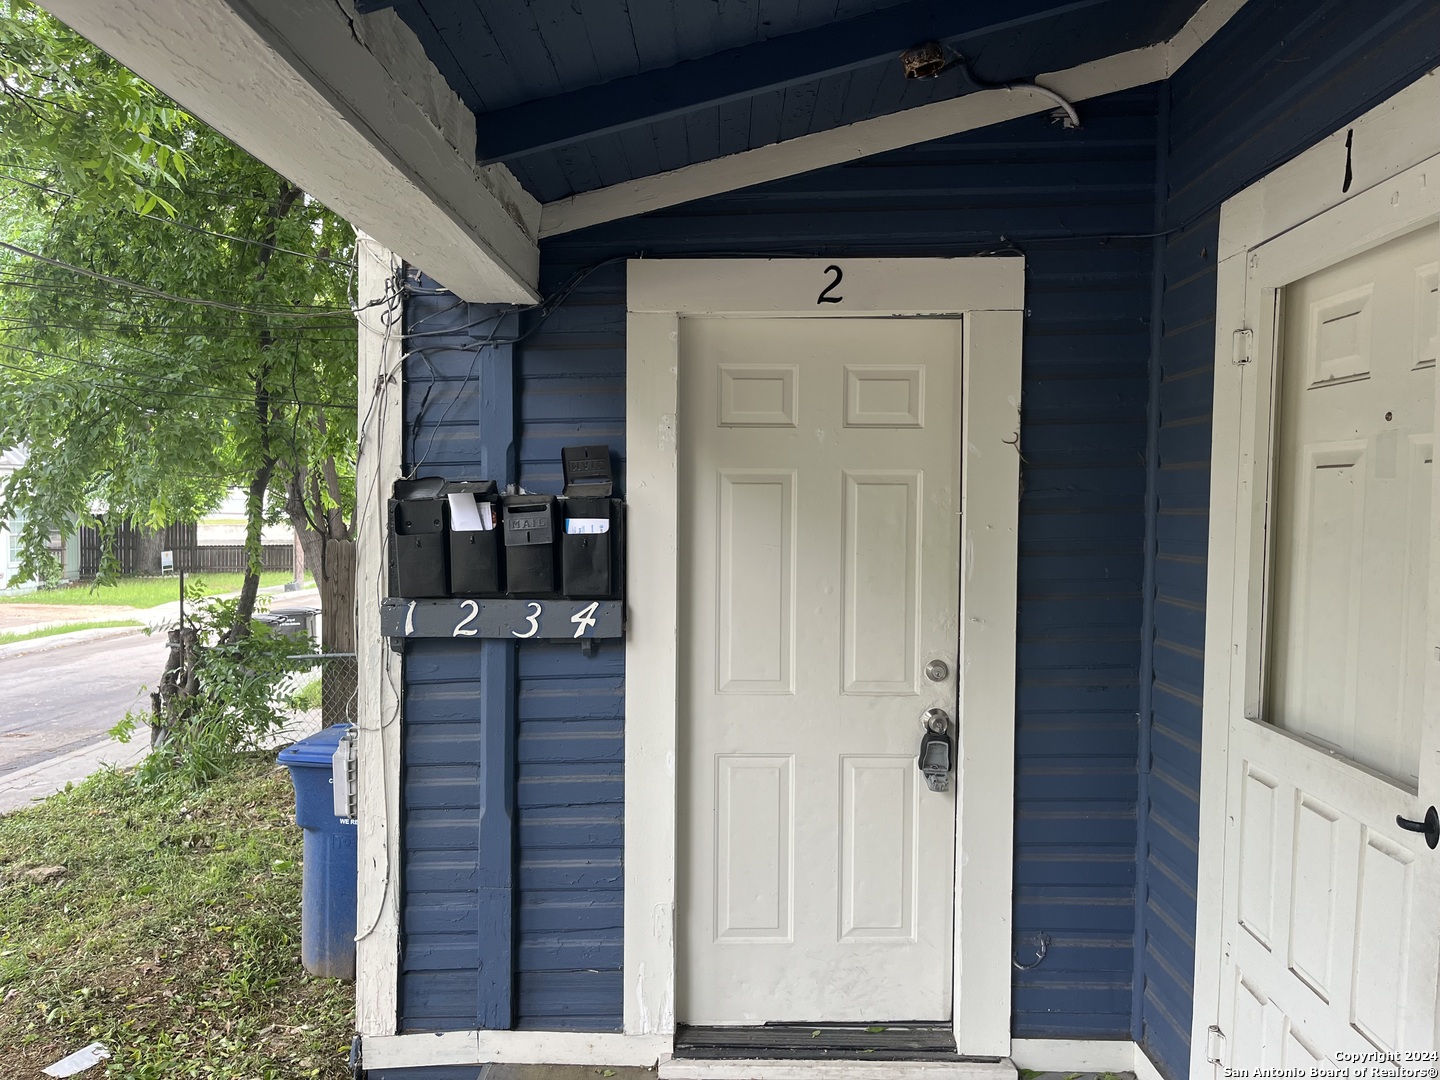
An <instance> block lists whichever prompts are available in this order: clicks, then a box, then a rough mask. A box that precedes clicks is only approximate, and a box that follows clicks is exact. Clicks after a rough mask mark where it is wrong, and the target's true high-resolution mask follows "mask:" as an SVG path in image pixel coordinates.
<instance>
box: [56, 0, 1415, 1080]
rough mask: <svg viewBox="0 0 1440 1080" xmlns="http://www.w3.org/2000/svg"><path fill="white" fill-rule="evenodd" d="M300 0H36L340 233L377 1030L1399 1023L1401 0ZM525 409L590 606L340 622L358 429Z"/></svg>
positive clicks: (551, 1056) (1408, 476)
mask: <svg viewBox="0 0 1440 1080" xmlns="http://www.w3.org/2000/svg"><path fill="white" fill-rule="evenodd" d="M351 2H352V0H341V2H340V3H339V4H336V3H334V2H332V0H290V2H281V0H167V2H165V3H160V4H155V3H148V2H146V3H142V2H141V0H119V2H117V3H112V4H107V5H95V4H93V3H90V2H88V0H48V6H49V7H50V8H51V9H52V10H53V11H54V12H55V13H56V14H57V15H59V16H60V17H61V18H63V19H64V20H65V21H66V22H68V23H70V24H71V25H72V26H74V27H75V28H76V29H78V30H80V31H81V32H82V33H85V34H87V35H90V36H91V37H92V38H93V39H94V40H95V41H96V42H97V43H98V44H100V45H101V46H103V47H104V48H106V49H108V50H109V51H111V52H112V53H114V54H115V55H116V56H117V57H118V58H119V59H120V60H122V61H124V62H125V63H127V64H130V65H131V66H133V67H134V68H135V69H136V70H138V71H139V72H140V73H141V74H142V75H144V76H145V77H147V78H149V79H151V80H153V81H154V82H156V83H157V84H158V85H159V86H160V87H161V88H163V89H165V90H167V91H169V92H170V93H172V94H174V95H175V96H176V97H177V98H178V99H179V100H180V102H181V104H183V105H184V106H185V107H187V108H189V109H192V110H193V111H195V112H196V113H197V114H198V115H200V116H202V117H204V118H205V119H206V120H207V121H209V122H211V123H213V124H215V125H216V126H217V127H218V128H220V129H221V130H222V131H225V132H226V133H227V134H229V135H231V136H232V137H234V138H236V139H237V140H238V141H240V142H241V143H242V144H243V145H245V146H246V147H247V148H248V149H250V150H251V151H252V152H254V153H256V154H257V155H259V156H260V157H262V158H264V159H265V160H266V161H268V162H269V163H270V164H272V165H273V166H275V167H276V168H278V169H280V170H281V171H282V172H285V173H286V174H287V175H289V176H290V177H291V178H292V179H294V180H295V181H297V182H299V183H301V184H303V185H305V187H306V189H307V190H308V191H310V192H311V193H312V194H314V195H315V196H316V197H318V198H320V199H322V200H324V201H325V202H327V204H328V205H330V206H331V207H332V208H334V209H335V210H337V211H338V212H341V213H343V214H345V215H347V216H348V217H349V218H350V219H351V220H352V221H353V222H355V224H356V225H357V227H359V228H361V229H363V230H364V231H365V232H366V233H367V234H368V235H369V236H370V237H374V240H373V241H372V240H370V239H368V238H366V239H363V240H362V244H361V248H362V255H363V259H362V266H361V312H360V318H361V322H362V326H363V327H364V328H365V329H364V332H363V333H362V335H361V357H360V364H361V371H360V383H359V385H360V386H361V388H362V395H361V397H362V400H361V403H360V416H361V422H362V433H361V447H362V460H361V464H360V472H359V483H358V484H357V487H358V489H359V491H360V492H361V493H362V495H361V499H360V501H361V504H362V505H361V513H360V522H359V526H358V536H359V550H358V556H357V557H358V560H359V565H358V579H357V580H358V583H359V584H358V597H357V601H358V605H359V619H360V622H359V627H360V631H359V632H360V649H361V651H362V653H363V657H362V662H361V680H362V682H361V688H362V699H363V707H362V713H361V717H360V724H359V731H360V734H359V738H360V759H359V776H360V791H359V798H360V811H359V825H358V828H359V837H360V866H361V870H360V880H359V912H358V920H359V926H358V934H357V953H358V957H357V959H358V973H357V987H356V992H357V1025H358V1030H359V1032H360V1034H361V1036H362V1038H361V1049H362V1060H363V1066H364V1068H365V1069H366V1070H367V1071H368V1075H369V1076H370V1077H372V1078H374V1080H461V1078H464V1080H473V1078H475V1077H476V1076H477V1075H478V1074H479V1072H480V1066H482V1065H483V1064H485V1063H489V1062H521V1063H523V1062H538V1063H547V1062H548V1063H559V1064H575V1065H586V1066H590V1067H592V1069H593V1068H594V1067H600V1068H602V1069H603V1068H604V1067H610V1066H617V1065H625V1064H636V1065H651V1064H655V1063H656V1062H659V1063H660V1072H661V1076H662V1077H676V1078H678V1077H695V1078H701V1077H716V1078H720V1077H757V1076H779V1075H784V1076H797V1077H800V1076H817V1077H819V1076H831V1075H833V1076H842V1075H845V1076H852V1077H859V1076H866V1077H869V1076H887V1075H894V1076H897V1077H899V1076H913V1075H922V1074H923V1075H926V1076H932V1075H933V1076H969V1075H973V1076H982V1075H983V1076H987V1077H999V1076H1002V1075H1013V1070H1014V1067H1015V1066H1019V1067H1022V1068H1026V1067H1028V1068H1064V1069H1076V1070H1078V1069H1089V1068H1094V1069H1112V1070H1120V1069H1130V1068H1133V1069H1135V1070H1136V1071H1137V1072H1138V1073H1139V1074H1141V1076H1143V1077H1148V1078H1154V1077H1156V1076H1164V1077H1167V1078H1169V1080H1178V1078H1180V1077H1184V1076H1187V1075H1189V1076H1192V1077H1196V1078H1202V1077H1203V1078H1209V1077H1211V1076H1217V1077H1218V1076H1221V1075H1223V1070H1224V1069H1225V1068H1236V1069H1256V1068H1285V1069H1301V1070H1308V1069H1309V1068H1311V1067H1312V1066H1314V1065H1316V1064H1317V1063H1321V1062H1326V1061H1328V1062H1329V1063H1331V1066H1332V1067H1336V1068H1338V1067H1341V1066H1343V1065H1344V1064H1345V1063H1346V1062H1348V1061H1354V1060H1357V1059H1356V1058H1355V1055H1359V1054H1380V1055H1389V1054H1402V1055H1403V1054H1405V1053H1412V1054H1420V1055H1424V1054H1430V1053H1432V1052H1433V1051H1434V1050H1435V1049H1437V1047H1436V1037H1437V1036H1436V993H1437V986H1436V974H1437V963H1440V905H1437V904H1436V903H1435V902H1434V901H1435V897H1436V896H1437V895H1440V891H1437V890H1440V854H1437V853H1436V852H1435V851H1433V850H1432V844H1433V842H1434V841H1436V840H1437V839H1440V824H1435V825H1434V826H1433V828H1432V834H1431V835H1430V837H1429V839H1430V841H1431V844H1427V837H1426V836H1425V834H1424V831H1423V830H1424V829H1425V828H1426V826H1425V824H1424V821H1425V819H1426V817H1427V808H1429V817H1430V819H1431V821H1432V822H1440V818H1436V817H1435V811H1434V809H1433V806H1432V804H1433V803H1435V802H1436V801H1437V796H1440V759H1437V756H1436V754H1435V748H1436V746H1437V745H1440V663H1437V654H1436V653H1435V652H1434V651H1433V646H1434V644H1435V643H1436V642H1440V600H1437V599H1436V598H1437V597H1440V593H1436V591H1435V583H1436V582H1440V569H1437V568H1436V567H1435V565H1434V564H1435V563H1436V560H1437V555H1440V549H1437V543H1440V528H1437V525H1436V522H1435V519H1434V514H1435V513H1436V512H1440V500H1436V499H1433V498H1432V496H1431V492H1432V488H1433V482H1432V474H1433V472H1434V470H1433V466H1432V461H1433V454H1432V450H1433V446H1434V433H1435V419H1434V406H1435V389H1434V380H1435V371H1436V363H1435V356H1436V344H1435V343H1436V321H1437V318H1440V315H1437V306H1436V295H1437V294H1436V278H1437V270H1436V267H1437V265H1440V229H1437V225H1436V222H1437V221H1440V182H1437V178H1440V122H1437V116H1440V72H1437V70H1436V69H1437V66H1440V6H1437V5H1436V4H1434V3H1433V0H1384V2H1377V3H1367V4H1358V3H1353V2H1351V3H1347V2H1343V0H1305V2H1301V0H1249V2H1248V3H1246V2H1243V0H1209V2H1207V3H1204V4H1200V3H1198V2H1197V0H1147V2H1143V3H1142V2H1140V0H1098V2H1094V3H1082V4H1061V3H1059V2H1058V0H1034V2H1025V3H1015V4H1008V5H990V4H969V3H954V2H951V0H908V2H901V3H880V2H876V0H846V2H844V3H841V4H838V5H837V4H834V3H829V2H826V3H823V4H822V3H818V2H812V0H797V2H792V3H789V4H779V3H775V2H772V0H735V2H734V3H733V4H716V3H711V2H709V0H704V2H701V0H673V2H669V3H666V2H662V0H653V2H652V0H647V2H643V3H642V2H640V0H628V3H627V2H622V0H585V3H584V4H583V5H581V4H559V3H540V2H538V0H536V2H534V3H531V2H528V0H526V2H510V3H501V2H499V0H394V2H393V3H392V2H390V0H363V2H361V3H360V5H359V7H360V10H359V11H358V12H357V11H355V10H354V9H353V8H352V7H350V6H349V5H350V4H351ZM582 7H583V12H582V10H581V9H582ZM102 9H103V10H102ZM376 9H379V10H376ZM932 38H933V39H940V40H942V41H945V42H946V43H948V45H949V46H950V47H951V48H952V49H953V50H956V51H958V52H959V53H963V55H964V56H965V57H966V58H968V59H969V60H970V61H971V62H972V64H973V71H971V72H966V71H963V70H961V69H959V68H952V69H951V70H949V71H948V72H945V73H942V74H941V75H939V76H938V77H937V78H935V79H933V80H917V81H913V82H907V81H906V79H905V77H904V75H903V73H902V66H901V61H900V59H899V54H900V53H901V52H902V51H903V50H907V49H910V48H911V47H912V46H918V45H921V44H922V43H924V42H926V41H927V40H928V39H932ZM946 56H947V54H946V53H945V51H944V50H939V51H938V52H937V53H936V54H935V56H934V57H931V58H927V56H926V54H925V53H923V52H922V53H921V54H918V55H912V56H911V57H910V59H911V61H912V62H913V64H919V65H922V66H923V64H924V63H926V62H927V59H933V60H934V63H935V65H936V66H938V65H939V64H943V63H945V61H946ZM1030 79H1036V80H1037V81H1039V82H1041V83H1043V84H1044V87H1045V89H1043V90H1041V89H1037V88H1035V87H1033V86H1030V85H1029V84H1028V83H1027V80H1030ZM1002 82H1003V83H1007V84H1010V85H1009V87H1008V88H1006V87H997V86H995V85H994V84H997V83H1002ZM1057 95H1058V97H1059V98H1060V99H1063V104H1062V103H1060V102H1058V101H1057V100H1056V99H1057ZM1072 108H1073V110H1074V112H1075V114H1077V115H1078V121H1079V125H1078V127H1076V126H1075V125H1074V119H1073V117H1070V116H1069V112H1070V110H1071V109H1072ZM1062 121H1063V122H1062ZM477 148H478V151H477ZM477 159H478V161H479V163H480V164H478V165H477ZM380 245H383V249H381V247H380ZM390 252H393V253H395V257H394V258H392V257H391V255H390V254H389V253H390ZM398 259H403V260H404V262H405V263H406V264H408V267H409V269H407V270H406V271H405V272H404V273H401V274H397V273H394V272H393V271H394V268H395V267H396V266H397V265H398V262H397V261H396V260H398ZM541 297H545V298H547V304H546V306H545V308H544V309H542V310H541V311H540V312H538V313H537V312H534V311H532V312H529V313H527V314H524V315H516V314H515V313H514V307H513V305H517V304H529V303H531V302H533V301H536V300H538V299H539V298H541ZM462 301H463V302H462ZM402 326H403V328H404V334H403V335H402V334H401V333H399V332H398V329H397V328H398V327H402ZM575 444H590V445H596V444H603V445H606V446H608V447H609V451H610V454H611V456H612V457H613V459H614V461H615V463H616V465H617V472H618V477H617V480H618V484H619V491H620V492H621V493H623V494H624V495H625V496H626V498H627V500H628V516H627V519H626V529H627V535H628V537H629V544H630V548H629V553H628V566H629V573H628V578H627V582H626V595H625V607H626V611H627V616H628V622H627V623H626V627H625V637H624V641H623V646H622V644H621V643H620V642H619V641H601V642H599V643H598V646H596V643H594V642H592V643H590V644H587V645H585V646H583V647H582V645H581V644H579V643H577V642H575V641H574V640H573V639H574V638H575V637H576V636H582V635H585V634H587V630H586V625H585V624H583V621H582V620H583V618H584V615H583V610H576V611H574V613H573V614H571V610H572V608H574V607H579V605H563V606H562V608H561V611H560V612H555V611H553V610H548V611H547V610H546V609H545V608H544V605H543V604H538V602H537V610H536V612H535V619H534V620H533V621H531V622H529V624H528V629H527V624H526V622H525V621H523V620H519V621H517V620H515V619H514V618H513V617H512V615H513V610H512V609H513V607H514V605H512V607H509V608H507V607H505V605H503V604H500V603H497V602H491V603H489V604H488V605H486V604H485V603H484V602H481V603H475V602H473V601H472V602H471V603H473V604H474V606H473V607H466V606H462V604H461V603H460V602H458V601H445V602H443V603H440V604H425V603H420V604H418V606H416V607H410V606H409V601H408V600H406V601H405V602H404V603H401V604H399V605H398V606H395V605H392V607H391V608H388V609H386V610H390V611H394V612H397V613H400V614H399V615H397V616H396V617H395V621H393V622H390V623H387V625H386V629H387V630H388V632H391V633H395V634H397V635H399V636H406V635H408V636H409V638H410V640H407V641H405V642H404V643H403V646H402V648H401V650H400V651H398V652H397V651H394V650H392V649H391V648H390V641H389V640H388V639H386V638H385V637H383V636H382V627H381V625H380V612H381V609H382V602H383V601H384V600H385V599H386V597H387V595H388V593H389V588H388V587H387V586H386V584H385V582H386V579H387V575H386V573H385V570H384V567H385V560H386V557H387V556H386V543H385V520H384V519H385V515H384V513H383V507H384V505H385V499H386V497H387V496H388V495H389V494H390V493H391V490H392V482H393V481H394V480H395V479H397V478H399V477H401V476H402V475H403V476H406V477H410V476H415V475H419V476H426V475H439V476H443V477H446V478H448V479H452V480H455V479H476V478H488V479H493V480H495V481H497V482H498V483H499V484H500V485H501V486H502V487H504V486H506V485H511V484H518V485H522V486H523V487H524V488H525V489H527V490H529V491H534V492H545V493H552V494H554V493H558V492H559V491H560V487H561V482H562V481H561V475H560V469H559V460H560V450H561V448H562V447H565V446H571V445H575ZM507 550H508V549H507ZM406 610H408V611H409V612H410V613H411V614H412V615H414V616H415V618H414V619H409V620H407V618H406V617H405V615H404V612H405V611H406ZM590 610H591V613H592V615H595V616H597V617H598V616H599V615H601V614H604V612H602V611H601V610H600V608H599V606H598V604H597V606H596V607H594V608H591V609H590ZM605 610H606V611H609V609H608V608H607V609H605ZM442 617H443V620H444V621H442ZM606 617H607V618H608V617H610V616H608V615H607V616H606ZM542 618H547V619H548V618H553V619H555V620H558V622H549V623H547V624H546V625H545V627H544V628H543V631H544V632H543V633H542V632H541V631H542V627H541V623H540V620H541V619H542ZM507 620H510V621H507ZM482 628H483V629H484V633H486V634H497V635H500V636H496V637H492V638H485V637H481V636H479V634H478V631H480V630H481V629H482ZM572 628H574V632H573V633H572ZM597 632H598V631H597ZM472 634H473V635H474V636H472ZM431 635H435V636H431ZM521 637H531V638H532V639H531V640H525V641H517V640H516V639H518V638H521ZM552 637H559V638H561V640H541V639H548V638H552ZM592 646H596V647H592ZM1427 689H1428V697H1427ZM932 709H942V710H944V711H946V712H948V713H949V714H951V716H952V717H953V724H952V725H951V728H950V731H951V732H954V731H955V730H956V729H958V744H956V746H955V749H954V759H955V760H954V766H955V767H954V770H953V771H952V772H950V773H948V776H949V780H950V783H949V789H948V790H945V791H932V790H930V789H929V787H928V785H927V783H926V779H925V778H924V777H922V775H921V774H920V772H919V771H918V770H917V768H916V766H915V762H916V757H917V754H919V753H920V748H921V739H922V727H921V724H920V720H921V717H922V715H925V714H927V713H928V712H929V710H932ZM932 718H933V717H932ZM1137 718H1138V720H1137ZM931 742H932V744H933V740H931ZM1397 818H1400V819H1402V820H1401V821H1397ZM1404 822H1410V823H1411V824H1410V825H1404ZM1413 829H1419V830H1421V831H1420V832H1415V831H1411V830H1413ZM766 1023H780V1024H790V1025H791V1026H789V1027H783V1026H781V1027H771V1028H769V1029H766V1028H764V1027H762V1026H760V1025H764V1024H766ZM915 1023H918V1025H919V1026H918V1027H916V1026H911V1025H912V1024H915ZM795 1025H802V1026H798V1027H797V1026H795ZM844 1025H850V1026H849V1027H848V1028H844ZM811 1031H816V1032H819V1034H818V1035H815V1036H814V1037H813V1040H812V1037H811V1034H810V1033H811ZM906 1040H910V1041H909V1042H907V1041H906ZM847 1041H848V1043H849V1045H850V1047H851V1049H852V1050H853V1049H856V1047H857V1044H858V1049H860V1050H862V1051H864V1050H869V1051H873V1054H871V1055H870V1056H863V1055H862V1056H861V1057H860V1058H859V1059H858V1060H852V1061H840V1060H835V1058H836V1056H837V1055H838V1057H840V1058H844V1057H845V1056H846V1054H845V1053H844V1051H843V1044H846V1043H847ZM921 1045H923V1046H924V1047H926V1048H928V1049H926V1050H925V1051H924V1052H922V1051H921V1050H919V1049H917V1046H921ZM822 1050H823V1051H825V1053H821V1052H820V1051H822ZM746 1057H756V1058H761V1059H765V1060H764V1061H762V1062H761V1063H759V1064H756V1063H747V1062H746V1061H745V1060H743V1059H744V1058H746ZM780 1059H784V1062H780ZM922 1059H923V1060H922ZM907 1061H908V1064H907ZM777 1062H780V1063H777ZM787 1062H788V1063H787ZM587 1075H588V1074H587ZM1357 1075H1358V1074H1357Z"/></svg>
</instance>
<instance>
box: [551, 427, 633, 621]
mask: <svg viewBox="0 0 1440 1080" xmlns="http://www.w3.org/2000/svg"><path fill="white" fill-rule="evenodd" d="M560 456H561V460H562V463H563V465H564V468H565V504H564V523H563V531H562V533H561V536H560V591H561V592H562V593H564V594H565V595H566V596H568V597H571V598H572V599H577V600H604V599H606V598H608V597H612V596H614V595H616V593H617V592H618V591H619V589H618V586H619V581H620V566H619V553H620V551H621V539H620V525H621V520H622V515H621V513H620V509H619V507H618V506H617V505H616V500H612V499H611V498H610V493H611V491H612V490H613V489H614V486H615V482H614V479H613V478H612V475H611V472H610V448H609V447H608V446H567V447H565V448H563V449H562V450H561V451H560Z"/></svg>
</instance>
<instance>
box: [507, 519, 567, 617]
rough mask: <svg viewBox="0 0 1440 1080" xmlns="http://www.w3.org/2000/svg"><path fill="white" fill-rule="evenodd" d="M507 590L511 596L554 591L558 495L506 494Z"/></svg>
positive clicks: (549, 595) (552, 592)
mask: <svg viewBox="0 0 1440 1080" xmlns="http://www.w3.org/2000/svg"><path fill="white" fill-rule="evenodd" d="M503 506H504V518H503V523H504V526H505V591H506V592H507V593H508V594H509V595H511V596H538V597H551V596H554V595H555V591H556V590H555V525H556V516H557V515H556V513H555V496H554V495H506V496H505V497H504V499H503Z"/></svg>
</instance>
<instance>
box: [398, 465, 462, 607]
mask: <svg viewBox="0 0 1440 1080" xmlns="http://www.w3.org/2000/svg"><path fill="white" fill-rule="evenodd" d="M444 483H445V482H444V480H442V479H441V478H440V477H438V476H427V477H423V478H421V479H419V480H397V481H396V482H395V497H394V498H393V499H391V500H390V531H391V553H392V557H393V558H394V573H395V587H396V589H397V591H398V592H399V595H401V596H445V595H447V591H446V589H447V584H448V583H447V580H446V569H445V518H446V513H445V510H446V507H445V499H444V497H443V495H442V494H441V492H442V489H443V487H444Z"/></svg>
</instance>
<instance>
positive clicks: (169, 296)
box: [0, 240, 354, 319]
mask: <svg viewBox="0 0 1440 1080" xmlns="http://www.w3.org/2000/svg"><path fill="white" fill-rule="evenodd" d="M0 248H3V249H4V250H6V251H10V252H13V253H14V254H16V255H22V256H24V257H26V258H28V259H34V260H36V261H37V262H42V263H45V264H47V265H49V266H54V267H58V268H59V269H61V270H68V271H70V272H71V273H72V274H80V275H81V276H83V277H88V278H94V279H95V280H96V281H104V282H106V283H107V284H110V285H118V286H120V287H121V288H126V289H130V290H132V291H134V292H137V293H139V294H140V295H142V296H150V297H153V298H155V299H156V300H168V301H171V302H172V303H176V304H197V305H199V306H201V307H210V308H218V309H220V310H221V311H234V312H237V313H238V314H241V315H262V316H266V317H270V318H279V319H313V318H323V317H325V316H334V315H348V314H351V312H352V311H353V310H354V309H352V308H345V309H343V310H311V311H286V310H284V309H283V308H253V307H248V306H246V305H244V304H230V303H226V302H225V301H223V300H207V299H205V298H204V297H199V296H181V295H179V294H178V293H172V292H166V291H165V290H164V289H156V288H152V287H151V286H149V285H143V284H141V283H140V282H138V281H131V280H129V279H128V278H122V277H116V276H115V275H113V274H102V273H100V272H99V271H98V270H87V269H86V268H85V267H83V266H76V265H75V264H74V263H68V262H65V261H64V260H62V259H52V258H50V257H49V256H48V255H41V254H40V253H39V252H35V251H30V250H29V249H27V248H23V247H20V246H19V245H18V244H11V243H8V242H6V241H4V240H0Z"/></svg>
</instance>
